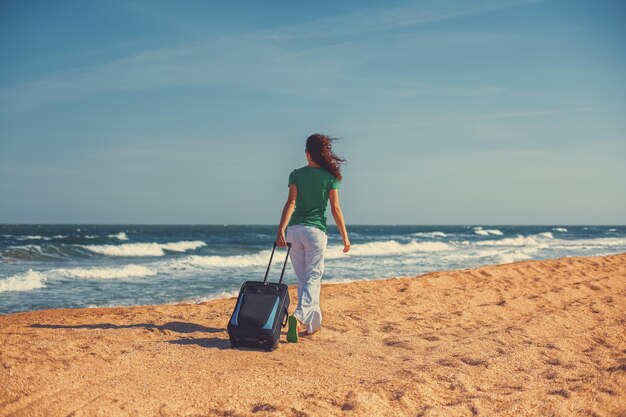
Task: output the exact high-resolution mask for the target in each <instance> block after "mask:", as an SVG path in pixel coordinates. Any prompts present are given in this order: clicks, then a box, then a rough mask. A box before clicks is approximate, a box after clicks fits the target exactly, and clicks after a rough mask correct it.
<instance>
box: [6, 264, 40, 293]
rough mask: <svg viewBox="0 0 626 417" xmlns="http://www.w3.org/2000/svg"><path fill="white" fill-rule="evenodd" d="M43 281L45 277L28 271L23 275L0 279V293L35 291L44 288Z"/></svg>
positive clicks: (30, 270)
mask: <svg viewBox="0 0 626 417" xmlns="http://www.w3.org/2000/svg"><path fill="white" fill-rule="evenodd" d="M45 281H46V277H45V276H44V275H43V274H42V273H41V272H37V271H33V270H32V269H29V270H28V271H27V272H25V273H23V274H18V275H13V276H11V277H8V278H2V279H0V292H7V291H30V290H35V289H37V288H43V287H45V286H46V285H45Z"/></svg>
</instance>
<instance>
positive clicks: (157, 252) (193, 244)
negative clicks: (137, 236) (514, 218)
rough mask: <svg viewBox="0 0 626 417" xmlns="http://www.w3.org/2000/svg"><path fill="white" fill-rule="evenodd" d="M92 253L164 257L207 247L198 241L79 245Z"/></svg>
mask: <svg viewBox="0 0 626 417" xmlns="http://www.w3.org/2000/svg"><path fill="white" fill-rule="evenodd" d="M77 246H80V247H82V248H85V249H87V250H89V251H91V252H94V253H99V254H101V255H107V256H163V255H165V251H169V252H186V251H188V250H193V249H197V248H200V247H202V246H206V243H204V242H202V241H200V240H196V241H181V242H171V243H123V244H121V245H77Z"/></svg>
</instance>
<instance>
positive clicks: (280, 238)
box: [276, 230, 287, 247]
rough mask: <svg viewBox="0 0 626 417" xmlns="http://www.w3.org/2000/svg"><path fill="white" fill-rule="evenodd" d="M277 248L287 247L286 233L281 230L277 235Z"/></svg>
mask: <svg viewBox="0 0 626 417" xmlns="http://www.w3.org/2000/svg"><path fill="white" fill-rule="evenodd" d="M276 246H280V247H283V246H287V241H286V240H285V231H284V230H279V231H278V233H277V234H276Z"/></svg>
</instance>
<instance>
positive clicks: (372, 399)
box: [0, 254, 626, 416]
mask: <svg viewBox="0 0 626 417" xmlns="http://www.w3.org/2000/svg"><path fill="white" fill-rule="evenodd" d="M295 296H296V294H295V288H292V289H291V297H292V300H293V301H294V302H295ZM233 306H234V299H226V300H215V301H211V302H207V303H204V304H199V305H172V306H154V307H132V308H108V309H76V310H69V309H67V310H47V311H39V312H31V313H22V314H13V315H6V316H0V416H22V415H25V416H66V415H72V416H94V415H101V416H118V415H119V416H122V415H157V416H182V415H189V416H192V415H193V416H199V415H211V416H213V415H215V416H240V415H241V416H244V415H245V416H247V415H253V416H263V415H272V416H324V415H359V416H361V415H366V416H402V415H407V416H472V415H481V416H483V415H485V416H493V415H557V416H571V415H583V416H620V415H621V416H624V415H626V254H620V255H612V256H606V257H595V258H564V259H558V260H549V261H524V262H517V263H513V264H507V265H499V266H490V267H484V268H479V269H473V270H461V271H448V272H435V273H430V274H426V275H423V276H420V277H416V278H398V279H387V280H381V281H366V282H357V283H350V284H335V285H324V287H323V289H322V309H323V311H324V314H325V316H324V330H323V331H322V332H321V333H320V334H318V335H315V336H313V337H310V338H303V339H301V341H300V342H299V343H297V344H288V343H284V340H285V338H284V336H283V338H282V341H283V342H281V345H280V348H279V349H278V350H276V351H274V352H272V353H266V352H262V351H254V350H250V349H229V343H228V337H227V333H226V331H225V326H226V323H227V321H228V319H229V317H230V314H231V312H232V308H233Z"/></svg>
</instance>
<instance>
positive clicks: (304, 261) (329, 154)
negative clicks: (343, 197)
mask: <svg viewBox="0 0 626 417" xmlns="http://www.w3.org/2000/svg"><path fill="white" fill-rule="evenodd" d="M333 140H334V139H333V138H330V137H328V136H326V135H321V134H319V133H316V134H313V135H311V136H309V137H308V138H307V140H306V151H305V154H306V160H307V165H306V166H304V167H302V168H300V169H296V170H294V171H292V172H291V174H290V175H289V197H287V202H286V203H285V207H284V208H283V214H282V216H281V218H280V225H279V226H278V234H277V236H276V243H277V244H278V246H286V244H287V243H286V242H289V243H291V252H290V253H291V255H290V258H291V263H292V265H293V269H294V270H295V272H296V275H297V277H298V306H297V307H296V310H295V311H294V313H293V315H292V316H290V317H289V329H288V331H287V340H288V341H289V342H297V341H298V335H299V332H300V324H302V325H304V327H305V328H306V331H305V332H304V333H301V334H300V336H304V335H310V334H313V333H316V332H318V331H320V330H321V327H322V311H321V310H320V281H321V279H322V274H323V273H324V251H325V250H326V244H327V242H328V240H327V237H326V206H327V204H328V201H329V200H330V207H331V212H332V214H333V218H334V219H335V223H336V224H337V227H338V228H339V233H341V237H342V239H343V251H344V253H346V252H348V251H349V250H350V240H349V239H348V232H347V230H346V225H345V222H344V220H343V214H342V212H341V208H340V207H339V191H338V190H339V182H340V181H341V164H343V163H344V162H346V160H345V159H342V158H339V157H338V156H337V155H335V153H334V152H333V150H332V141H333ZM287 225H289V228H288V229H287V237H286V238H285V228H286V227H287Z"/></svg>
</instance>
